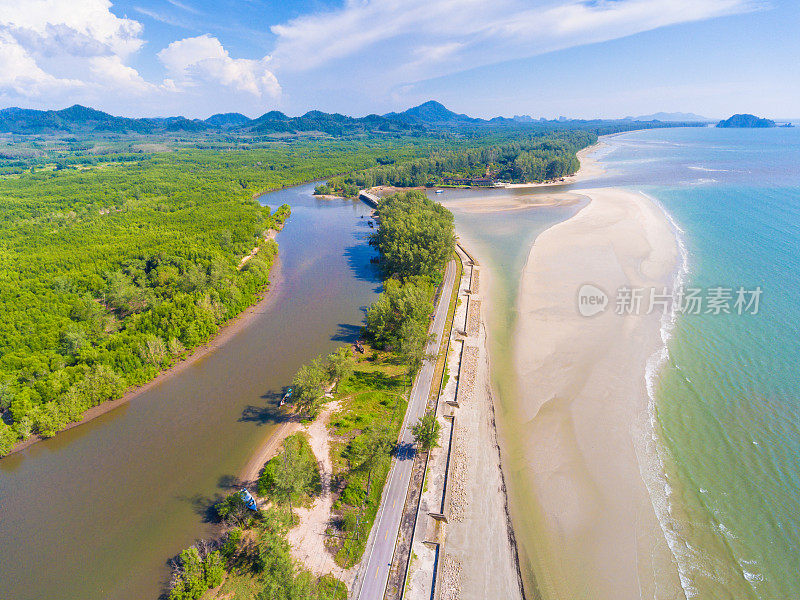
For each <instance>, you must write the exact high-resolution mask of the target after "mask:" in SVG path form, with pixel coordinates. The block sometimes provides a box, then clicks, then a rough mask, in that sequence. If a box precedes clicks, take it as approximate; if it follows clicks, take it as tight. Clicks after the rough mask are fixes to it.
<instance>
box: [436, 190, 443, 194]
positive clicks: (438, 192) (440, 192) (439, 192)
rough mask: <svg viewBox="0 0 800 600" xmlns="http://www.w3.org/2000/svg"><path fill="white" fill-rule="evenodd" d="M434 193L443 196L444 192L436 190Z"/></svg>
mask: <svg viewBox="0 0 800 600" xmlns="http://www.w3.org/2000/svg"><path fill="white" fill-rule="evenodd" d="M436 193H437V194H443V193H444V190H436Z"/></svg>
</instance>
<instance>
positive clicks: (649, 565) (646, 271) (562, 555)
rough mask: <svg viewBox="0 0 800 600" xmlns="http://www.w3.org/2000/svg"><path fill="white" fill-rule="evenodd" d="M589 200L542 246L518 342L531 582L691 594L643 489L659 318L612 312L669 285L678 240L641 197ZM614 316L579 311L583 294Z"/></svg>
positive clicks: (512, 420)
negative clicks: (648, 374) (634, 292)
mask: <svg viewBox="0 0 800 600" xmlns="http://www.w3.org/2000/svg"><path fill="white" fill-rule="evenodd" d="M582 193H584V194H585V195H586V196H587V197H588V198H589V199H590V200H591V202H590V203H589V205H588V206H587V207H585V208H584V209H582V210H581V211H580V212H579V213H578V214H577V215H576V216H574V217H573V218H571V219H569V220H567V221H565V222H563V223H560V224H558V225H555V226H553V227H551V228H550V229H548V230H547V231H545V232H544V233H542V234H541V235H539V237H538V238H537V239H536V241H535V243H534V244H533V246H532V248H531V250H530V253H529V256H528V262H527V264H526V266H525V268H524V271H523V274H522V280H521V286H520V289H519V297H518V311H519V314H518V319H517V324H516V329H515V332H514V368H515V370H516V375H517V384H518V385H517V394H516V395H515V397H514V398H512V399H509V402H508V404H507V406H505V407H504V408H505V411H504V412H505V414H504V415H503V416H502V418H501V425H502V427H501V440H502V443H501V446H502V447H503V449H504V467H506V475H507V481H508V483H509V492H510V494H509V495H510V506H511V514H512V517H513V523H514V531H515V534H516V538H517V541H518V544H519V550H520V558H521V566H522V570H523V578H524V580H525V584H526V588H527V591H528V592H529V595H532V592H533V585H534V581H535V585H537V586H538V587H539V590H540V591H541V593H542V595H543V596H544V597H545V598H567V597H568V598H576V599H578V598H593V599H603V598H609V599H611V598H613V599H618V598H641V597H658V598H678V597H683V595H682V589H681V586H680V581H679V579H678V573H677V569H676V567H675V564H674V559H673V557H672V555H671V553H670V551H669V548H668V546H667V542H666V539H665V537H664V535H663V533H662V531H661V528H660V525H659V522H658V519H657V518H656V514H655V511H654V509H653V505H652V502H651V499H650V496H649V494H648V490H647V486H646V484H645V481H644V480H643V478H642V467H640V458H639V453H641V452H644V451H651V450H652V448H649V447H648V446H652V432H651V431H650V429H651V425H650V415H649V412H648V395H647V389H646V382H645V369H646V366H647V362H648V360H649V359H650V357H651V356H652V355H653V354H654V353H655V352H657V351H659V350H660V348H661V345H662V343H663V342H662V340H661V336H660V328H661V316H662V315H661V312H660V311H659V310H654V311H653V312H652V313H650V314H645V313H646V312H647V308H648V307H647V301H646V300H645V301H643V306H642V310H641V311H640V313H639V314H635V315H626V316H619V315H617V314H615V297H616V293H617V289H619V288H620V287H622V286H629V287H636V288H656V289H659V290H660V289H661V288H662V287H663V286H671V284H672V279H673V277H674V274H675V270H676V267H677V264H678V256H679V252H678V245H677V241H676V238H675V234H674V232H673V230H672V228H671V226H670V223H669V221H668V219H667V217H666V215H665V214H664V213H663V211H662V210H661V209H660V208H659V207H658V206H656V205H655V204H654V203H653V202H652V201H650V200H649V199H648V198H646V197H645V196H643V195H641V194H637V193H633V192H628V191H624V190H620V189H613V188H609V189H594V190H586V191H583V192H582ZM587 283H588V284H592V285H594V286H596V287H597V288H599V289H601V290H602V291H603V292H605V293H606V294H607V295H608V305H607V307H606V310H605V311H603V312H601V313H600V314H597V315H595V316H593V317H584V316H581V314H580V313H579V312H578V306H577V296H578V290H579V288H580V287H581V286H582V285H584V284H587Z"/></svg>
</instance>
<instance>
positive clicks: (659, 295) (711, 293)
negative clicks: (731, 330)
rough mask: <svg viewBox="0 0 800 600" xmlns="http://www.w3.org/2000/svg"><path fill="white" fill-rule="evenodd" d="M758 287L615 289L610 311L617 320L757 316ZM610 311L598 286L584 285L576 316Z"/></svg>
mask: <svg viewBox="0 0 800 600" xmlns="http://www.w3.org/2000/svg"><path fill="white" fill-rule="evenodd" d="M761 295H762V289H761V287H760V286H759V287H755V288H745V287H742V286H740V287H738V288H727V287H722V286H716V287H710V288H697V287H680V288H677V289H675V290H669V289H667V288H666V287H662V288H645V287H628V286H623V287H620V288H618V289H617V291H616V295H615V297H614V304H613V310H614V313H615V314H617V315H619V316H625V315H649V314H652V313H653V312H656V311H658V312H661V311H663V312H668V311H674V312H675V313H679V314H685V315H723V314H736V315H757V314H758V311H759V309H760V305H761ZM610 308H612V305H611V303H610V298H609V296H608V294H606V293H605V291H603V290H602V289H601V288H599V287H598V286H596V285H594V284H591V283H584V284H583V285H582V286H581V287H580V288H579V289H578V313H579V314H580V315H582V316H584V317H593V316H594V315H597V314H600V313H602V312H605V311H606V310H607V309H610Z"/></svg>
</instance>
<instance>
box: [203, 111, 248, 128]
mask: <svg viewBox="0 0 800 600" xmlns="http://www.w3.org/2000/svg"><path fill="white" fill-rule="evenodd" d="M204 122H205V123H207V124H208V125H211V126H212V127H222V128H226V127H240V126H242V125H245V124H247V123H249V122H250V118H249V117H247V116H245V115H243V114H242V113H217V114H216V115H211V116H210V117H208V118H207V119H206V120H205V121H204Z"/></svg>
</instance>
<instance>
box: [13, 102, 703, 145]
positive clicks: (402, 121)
mask: <svg viewBox="0 0 800 600" xmlns="http://www.w3.org/2000/svg"><path fill="white" fill-rule="evenodd" d="M664 115H665V113H658V114H657V115H648V116H647V117H639V119H645V118H650V117H662V118H663V117H664ZM671 116H672V117H673V118H687V117H692V119H691V120H690V121H692V122H694V123H697V122H698V121H702V120H703V119H702V117H698V116H697V115H691V114H688V115H686V114H673V115H671ZM629 121H630V119H629ZM610 123H612V121H609V120H603V119H593V120H588V121H587V120H575V119H567V118H566V117H560V118H559V119H558V120H557V121H548V120H545V119H533V118H532V117H530V116H528V115H522V116H520V115H517V116H515V117H514V118H508V117H494V118H492V119H488V120H487V119H478V118H473V117H470V116H468V115H464V114H459V113H456V112H453V111H451V110H449V109H448V108H446V107H445V106H444V105H442V104H441V103H439V102H436V101H434V100H429V101H428V102H424V103H422V104H420V105H419V106H414V107H412V108H409V109H408V110H405V111H403V112H400V113H397V112H391V113H388V114H385V115H375V114H371V115H367V116H365V117H349V116H347V115H342V114H339V113H326V112H322V111H319V110H311V111H309V112H307V113H306V114H304V115H301V116H299V117H290V116H288V115H286V114H284V113H282V112H280V111H277V110H273V111H270V112H267V113H264V114H263V115H261V116H260V117H257V118H255V119H249V118H247V116H245V115H243V114H240V113H220V114H216V115H213V116H211V117H209V118H207V119H205V120H200V119H187V118H186V117H180V116H178V117H159V118H128V117H115V116H113V115H110V114H108V113H106V112H103V111H100V110H96V109H93V108H88V107H86V106H81V105H79V104H76V105H74V106H70V107H69V108H65V109H63V110H33V109H25V108H16V107H12V108H6V109H3V110H0V133H16V134H37V135H40V134H51V135H65V134H84V135H90V134H108V133H111V134H139V135H149V134H169V133H187V134H209V135H213V134H215V133H225V134H226V135H235V136H242V137H258V136H277V137H290V136H297V135H311V136H315V135H319V134H327V135H329V136H334V137H347V136H364V135H420V134H423V133H425V132H437V131H439V132H456V133H466V132H495V131H514V130H518V129H524V130H526V131H540V130H559V129H567V128H582V129H593V128H598V127H601V126H602V127H604V128H606V129H608V125H609V124H610ZM616 123H618V124H619V127H620V131H623V130H627V129H630V125H629V124H628V123H624V122H622V121H616ZM671 123H672V122H671V121H667V120H666V119H665V120H663V121H650V125H648V126H650V127H668V126H670V124H671ZM682 123H685V122H684V121H682Z"/></svg>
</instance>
